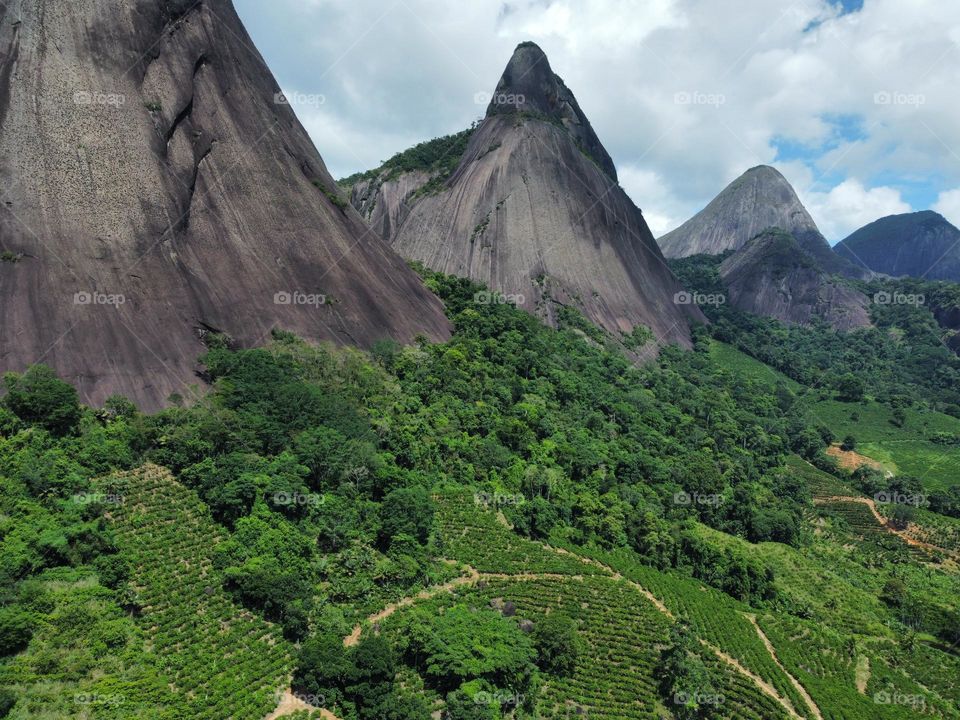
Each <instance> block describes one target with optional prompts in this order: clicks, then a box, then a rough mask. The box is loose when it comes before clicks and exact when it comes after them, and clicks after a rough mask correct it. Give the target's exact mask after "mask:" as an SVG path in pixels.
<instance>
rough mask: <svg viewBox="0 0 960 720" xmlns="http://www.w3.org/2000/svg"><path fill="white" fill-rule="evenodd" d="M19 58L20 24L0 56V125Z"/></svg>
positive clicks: (4, 13) (4, 16) (5, 113)
mask: <svg viewBox="0 0 960 720" xmlns="http://www.w3.org/2000/svg"><path fill="white" fill-rule="evenodd" d="M4 19H6V7H4V8H3V17H2V18H0V20H4ZM19 56H20V24H19V23H17V24H16V25H14V26H13V31H12V36H11V38H10V42H9V44H8V45H7V47H6V48H5V49H4V52H3V54H2V55H0V125H2V124H3V121H4V119H5V118H6V116H7V109H8V108H9V107H10V76H11V75H12V73H13V68H14V67H16V64H17V59H18V58H19Z"/></svg>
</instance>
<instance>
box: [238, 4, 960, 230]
mask: <svg viewBox="0 0 960 720" xmlns="http://www.w3.org/2000/svg"><path fill="white" fill-rule="evenodd" d="M234 1H235V4H236V6H237V10H238V11H239V13H240V15H241V17H242V18H243V20H244V22H245V23H246V25H247V28H248V30H249V32H250V34H251V35H252V36H253V39H254V41H255V42H256V44H257V46H258V47H259V49H260V51H261V52H262V53H263V55H264V57H265V58H266V60H267V63H268V64H269V65H270V67H271V69H272V70H273V72H274V74H275V75H276V76H277V80H278V81H279V83H280V85H281V87H282V88H283V89H284V91H285V92H286V93H287V94H288V96H289V97H291V98H292V100H293V101H294V104H295V109H296V111H297V113H298V115H299V117H300V119H301V120H302V121H303V123H304V125H305V126H306V128H307V129H308V131H309V132H310V134H311V135H312V137H313V139H314V141H315V143H316V145H317V147H318V148H319V150H320V152H321V154H322V155H323V157H324V159H325V160H326V162H327V165H328V167H329V168H330V171H331V172H332V173H333V175H334V176H335V177H341V176H344V175H348V174H350V173H352V172H355V171H357V170H365V169H369V168H370V167H374V166H376V165H378V164H379V163H380V162H381V161H382V160H385V159H387V158H388V157H390V156H391V155H392V154H394V153H395V152H398V151H400V150H403V149H405V148H407V147H409V146H410V145H413V144H415V143H417V142H419V141H421V140H426V139H429V138H433V137H437V136H439V135H446V134H449V133H452V132H456V131H458V130H461V129H463V128H465V127H466V126H468V125H469V123H470V122H471V121H472V120H474V119H477V118H479V117H480V116H481V115H482V114H483V111H484V109H485V104H486V98H485V97H484V95H485V94H486V93H489V92H491V91H492V90H493V88H494V87H495V86H496V83H497V80H498V79H499V76H500V74H501V72H502V71H503V67H504V65H505V64H506V62H507V60H508V59H509V58H510V55H511V53H512V51H513V48H514V47H515V46H516V44H517V43H519V42H521V41H523V40H533V41H535V42H537V43H538V44H539V45H540V46H541V47H542V48H543V49H544V50H545V51H546V53H547V55H548V56H549V58H550V63H551V65H552V66H553V70H554V72H556V73H557V74H559V75H560V76H561V77H563V78H564V80H565V82H566V83H567V85H568V87H570V89H571V90H573V92H574V94H575V95H576V96H577V99H578V100H579V102H580V105H581V106H582V107H583V109H584V111H585V112H586V113H587V116H588V117H589V118H590V120H591V122H592V123H593V126H594V128H595V129H596V131H597V134H598V135H599V136H600V139H601V140H602V141H603V142H604V144H605V145H606V147H607V150H608V151H609V152H610V154H611V156H612V157H613V159H614V161H615V162H616V164H617V168H618V172H619V174H620V180H621V184H622V185H623V187H624V188H625V189H626V190H627V192H628V193H629V194H630V195H631V197H632V198H633V199H634V201H635V202H636V203H637V205H638V206H639V207H640V208H642V209H643V211H644V215H645V216H646V218H647V222H648V223H649V224H650V226H651V227H652V229H653V231H654V234H656V235H660V234H662V233H664V232H666V231H667V230H670V229H672V228H673V227H675V226H677V225H679V224H680V223H681V222H683V221H684V220H686V219H687V218H688V217H689V216H690V215H692V214H694V213H695V212H697V211H698V210H700V209H701V208H702V207H703V206H704V205H705V204H706V203H707V202H708V201H709V200H710V199H711V198H712V197H713V196H714V195H716V194H717V193H718V192H719V191H720V190H721V189H722V188H723V187H724V186H725V185H726V184H727V183H729V182H730V181H731V180H733V179H734V178H736V177H737V176H738V175H739V174H740V173H742V172H743V171H744V170H746V169H748V168H750V167H752V166H754V165H759V164H772V165H775V166H776V167H777V168H779V169H780V170H781V172H783V173H784V174H785V175H786V176H787V178H788V179H789V180H790V181H791V182H792V183H793V184H794V187H795V188H796V189H797V191H798V193H799V194H800V196H801V199H802V200H803V201H804V202H805V204H806V205H807V207H808V209H809V210H810V211H811V213H812V214H813V216H814V218H815V219H816V221H817V223H818V224H819V225H820V228H821V230H822V231H823V232H824V234H825V235H827V237H828V238H829V239H830V240H831V242H836V241H838V240H841V239H842V238H843V237H845V236H846V235H847V234H848V233H849V232H851V231H853V230H854V229H856V228H858V227H860V226H861V225H863V224H865V223H867V222H870V221H872V220H875V219H877V218H878V217H882V216H884V215H889V214H893V213H900V212H909V211H911V210H921V209H926V208H933V209H936V210H939V211H940V212H941V213H943V214H944V215H946V216H947V218H948V219H950V220H951V221H952V222H953V223H954V224H958V225H960V2H958V0H910V1H909V2H905V1H904V0H797V1H793V0H737V2H735V3H732V2H725V1H724V0H465V1H464V2H449V0H272V1H271V2H269V3H266V2H263V1H262V0H234ZM478 101H479V102H478Z"/></svg>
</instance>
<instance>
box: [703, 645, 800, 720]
mask: <svg viewBox="0 0 960 720" xmlns="http://www.w3.org/2000/svg"><path fill="white" fill-rule="evenodd" d="M700 643H701V644H702V645H703V646H704V647H708V648H710V650H712V651H713V654H714V655H716V656H717V657H718V658H720V659H721V660H722V661H723V662H725V663H726V664H727V665H729V666H730V667H732V668H733V669H734V670H736V671H737V672H738V673H740V674H741V675H743V676H744V677H746V678H749V679H750V680H751V681H753V684H754V685H756V686H757V687H758V688H759V689H760V691H761V692H763V693H764V694H765V695H768V696H769V697H771V698H773V699H774V700H776V701H777V702H778V703H780V705H781V706H782V707H783V709H784V710H786V711H787V714H788V715H790V717H792V718H793V719H794V720H805V718H804V717H803V716H802V715H800V713H798V712H797V711H796V709H795V708H794V707H793V703H791V702H790V701H789V700H788V699H787V698H785V697H783V696H782V695H781V694H780V693H779V691H778V690H777V689H776V688H775V687H774V686H773V685H771V684H770V683H768V682H767V681H766V680H764V679H763V678H762V677H760V676H759V675H757V674H756V673H754V672H753V671H752V670H748V669H747V668H745V667H744V666H743V665H741V664H740V661H739V660H737V659H736V658H735V657H733V656H732V655H728V654H727V653H725V652H724V651H723V650H721V649H720V648H718V647H717V646H716V645H711V644H710V643H708V642H707V641H706V640H701V641H700Z"/></svg>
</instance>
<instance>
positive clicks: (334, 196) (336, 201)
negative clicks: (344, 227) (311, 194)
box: [312, 180, 350, 211]
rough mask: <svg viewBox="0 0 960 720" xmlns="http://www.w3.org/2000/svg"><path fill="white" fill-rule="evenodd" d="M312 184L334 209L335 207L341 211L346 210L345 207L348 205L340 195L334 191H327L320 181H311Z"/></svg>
mask: <svg viewBox="0 0 960 720" xmlns="http://www.w3.org/2000/svg"><path fill="white" fill-rule="evenodd" d="M312 183H313V186H314V187H315V188H318V189H319V190H320V192H322V193H323V194H324V195H325V196H326V198H327V200H329V201H330V202H332V203H333V205H334V207H336V208H337V209H339V210H341V211H342V210H346V209H347V206H348V205H349V204H350V203H349V202H347V201H346V199H344V198H343V197H341V196H340V193H338V192H337V191H336V190H329V189H327V188H326V187H324V184H323V182H322V181H320V180H313V181H312Z"/></svg>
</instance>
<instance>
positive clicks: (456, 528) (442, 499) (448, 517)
mask: <svg viewBox="0 0 960 720" xmlns="http://www.w3.org/2000/svg"><path fill="white" fill-rule="evenodd" d="M435 499H436V500H437V504H438V509H439V512H438V513H437V515H438V519H437V522H438V535H439V538H438V543H439V551H440V553H441V554H443V555H444V556H445V557H447V558H450V559H451V560H457V561H459V562H462V563H466V564H468V565H471V566H473V567H475V568H476V569H477V570H479V571H480V572H488V573H507V574H510V575H517V574H522V573H552V574H557V575H597V574H602V572H603V571H602V570H600V569H599V568H596V567H593V566H591V565H588V564H586V563H583V562H581V561H580V560H578V559H577V558H575V557H569V556H565V555H560V554H558V553H553V552H545V551H544V549H543V546H541V545H539V544H538V543H535V542H532V541H530V540H526V539H524V538H522V537H520V536H519V535H517V534H516V533H514V532H513V531H512V530H510V528H508V527H506V526H505V525H503V524H502V523H501V522H500V521H499V520H498V519H497V515H496V511H495V510H484V509H482V507H481V506H479V505H478V504H477V502H476V501H475V499H474V496H473V494H472V493H463V492H448V493H444V494H442V495H438V496H436V498H435Z"/></svg>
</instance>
